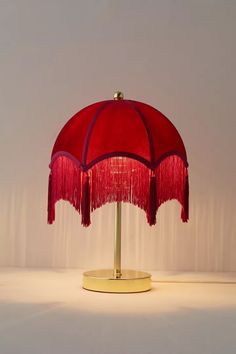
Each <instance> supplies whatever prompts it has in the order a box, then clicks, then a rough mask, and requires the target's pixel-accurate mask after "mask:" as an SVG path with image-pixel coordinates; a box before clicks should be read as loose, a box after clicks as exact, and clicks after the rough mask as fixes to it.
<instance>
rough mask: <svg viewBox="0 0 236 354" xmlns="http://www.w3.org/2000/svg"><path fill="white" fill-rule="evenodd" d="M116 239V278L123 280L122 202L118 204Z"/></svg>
mask: <svg viewBox="0 0 236 354" xmlns="http://www.w3.org/2000/svg"><path fill="white" fill-rule="evenodd" d="M115 224H116V228H115V239H114V278H121V275H122V274H121V202H117V203H116V220H115Z"/></svg>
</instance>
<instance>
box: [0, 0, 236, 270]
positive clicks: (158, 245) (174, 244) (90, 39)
mask: <svg viewBox="0 0 236 354" xmlns="http://www.w3.org/2000/svg"><path fill="white" fill-rule="evenodd" d="M235 18H236V1H234V0H232V1H231V0H178V1H175V0H160V1H151V0H145V1H143V0H137V1H135V0H126V1H124V0H122V1H113V0H112V1H108V0H107V1H105V0H93V1H92V0H84V1H78V0H76V1H74V0H60V1H59V0H47V1H45V0H44V1H37V0H31V1H30V0H20V1H19V0H11V1H9V0H0V119H1V129H0V154H1V156H0V158H1V169H0V265H2V266H9V265H10V266H11V265H12V266H42V267H51V266H57V267H64V266H65V267H84V268H92V267H103V266H109V265H111V264H112V255H113V252H112V241H113V216H114V206H112V205H107V206H105V207H104V208H102V209H100V210H97V211H95V212H94V214H93V215H92V226H91V228H89V229H84V228H82V227H81V226H80V216H79V215H77V214H76V212H75V211H74V210H73V208H72V207H71V206H70V205H69V204H66V203H63V202H62V203H61V204H59V205H58V208H57V220H56V223H55V225H53V226H49V225H47V224H46V204H47V178H48V172H49V170H48V163H49V158H50V152H51V148H52V145H53V142H54V140H55V138H56V135H57V133H58V132H59V130H60V129H61V127H62V126H63V125H64V123H65V122H66V121H67V119H69V118H70V116H71V115H73V114H74V113H75V112H76V111H78V110H80V109H81V108H82V107H84V106H85V105H88V104H90V103H92V102H94V101H97V100H103V99H110V98H112V96H113V92H114V90H115V89H122V90H123V91H124V93H125V96H126V97H127V98H130V99H136V100H141V101H144V102H147V103H149V104H151V105H153V106H155V107H157V108H158V109H159V110H161V111H162V112H163V113H164V114H166V115H167V116H168V117H169V118H170V119H171V120H172V121H173V123H174V124H175V125H176V127H177V129H178V130H179V132H180V133H181V135H182V137H183V140H184V142H185V145H186V148H187V152H188V158H189V163H190V193H191V194H190V222H189V223H188V224H182V223H181V221H180V217H179V213H180V207H179V205H178V204H177V203H175V202H171V203H168V204H166V205H164V206H162V208H161V210H160V212H159V214H158V219H159V222H158V224H157V225H156V226H155V227H152V228H150V227H149V226H148V225H147V224H146V220H145V215H144V214H143V212H142V211H140V210H138V209H136V208H135V207H133V206H125V207H124V208H123V210H124V213H123V216H124V224H123V259H124V265H125V266H128V267H137V268H143V269H162V270H163V269H164V270H202V271H233V270H234V271H235V270H236V254H235V250H236V218H235V209H236V208H235V197H236V193H235V189H236V183H235V175H236V163H235V151H236V123H235V122H236V118H235V111H236V110H235V86H236V85H235V84H236V80H235V79H236V74H235V54H236V45H235V31H236V21H235Z"/></svg>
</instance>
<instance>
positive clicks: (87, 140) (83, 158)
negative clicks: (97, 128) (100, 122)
mask: <svg viewBox="0 0 236 354" xmlns="http://www.w3.org/2000/svg"><path fill="white" fill-rule="evenodd" d="M111 102H112V101H111V100H110V101H105V102H104V103H103V105H102V106H100V107H99V108H98V110H97V111H96V113H95V114H94V116H93V119H92V121H91V123H90V124H89V127H88V130H87V133H86V137H85V141H84V147H83V153H82V164H83V165H86V160H87V153H88V146H89V140H90V137H91V134H92V131H93V127H94V125H95V123H96V121H97V119H98V117H99V115H100V114H101V112H102V111H103V110H104V108H105V107H107V106H108V105H109V104H110V103H111Z"/></svg>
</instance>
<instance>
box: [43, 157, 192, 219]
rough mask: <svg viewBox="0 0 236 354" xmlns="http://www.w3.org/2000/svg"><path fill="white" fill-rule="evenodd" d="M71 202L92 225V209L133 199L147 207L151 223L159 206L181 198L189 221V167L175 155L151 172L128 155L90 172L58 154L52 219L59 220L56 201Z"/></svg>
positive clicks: (50, 192) (51, 199)
mask: <svg viewBox="0 0 236 354" xmlns="http://www.w3.org/2000/svg"><path fill="white" fill-rule="evenodd" d="M60 199H64V200H67V201H69V202H70V203H71V204H72V205H73V206H74V207H75V209H76V210H77V211H78V212H79V213H81V214H82V225H84V226H89V225H90V212H91V211H93V210H95V209H97V208H99V207H101V206H102V205H104V204H106V203H110V202H117V201H118V202H129V203H132V204H134V205H137V206H138V207H139V208H141V209H143V210H144V211H145V212H146V215H147V221H148V223H149V224H150V225H155V223H156V213H157V210H158V208H159V206H160V205H161V204H162V203H164V202H165V201H167V200H171V199H177V200H178V201H179V202H180V204H181V205H182V211H181V218H182V220H183V221H184V222H186V221H187V220H188V199H189V186H188V170H187V167H186V166H185V164H184V162H183V160H182V159H181V158H180V157H178V156H176V155H174V156H169V157H167V158H165V159H164V160H163V161H162V162H161V163H160V164H159V165H158V167H157V168H156V169H155V170H154V171H151V170H150V169H149V168H147V167H146V166H145V165H143V164H142V163H140V162H139V161H136V160H134V159H131V158H127V157H112V158H108V159H106V160H103V161H101V162H98V163H97V164H96V165H94V166H93V167H92V168H91V169H90V170H89V171H88V172H84V171H82V170H81V169H80V167H79V165H78V164H76V162H75V161H72V160H71V159H70V158H69V157H66V156H58V157H57V158H56V159H55V160H54V161H53V163H52V166H51V174H50V176H49V190H48V222H49V223H50V224H51V223H53V221H54V220H55V204H56V202H57V201H58V200H60Z"/></svg>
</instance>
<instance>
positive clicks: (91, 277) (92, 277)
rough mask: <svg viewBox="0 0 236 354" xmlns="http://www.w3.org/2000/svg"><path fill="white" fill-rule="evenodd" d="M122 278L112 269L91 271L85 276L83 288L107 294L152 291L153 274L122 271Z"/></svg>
mask: <svg viewBox="0 0 236 354" xmlns="http://www.w3.org/2000/svg"><path fill="white" fill-rule="evenodd" d="M121 273H122V275H121V277H120V278H115V277H114V270H112V269H98V270H90V271H88V272H85V273H84V274H83V288H84V289H87V290H93V291H100V292H105V293H139V292H143V291H148V290H150V289H151V274H149V273H145V272H140V271H136V270H122V271H121Z"/></svg>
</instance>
